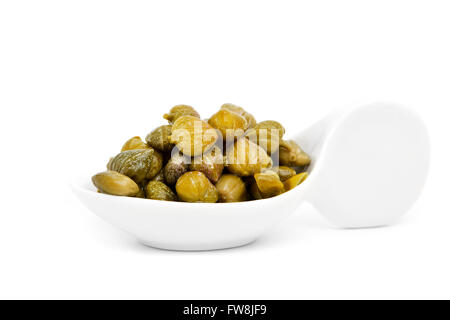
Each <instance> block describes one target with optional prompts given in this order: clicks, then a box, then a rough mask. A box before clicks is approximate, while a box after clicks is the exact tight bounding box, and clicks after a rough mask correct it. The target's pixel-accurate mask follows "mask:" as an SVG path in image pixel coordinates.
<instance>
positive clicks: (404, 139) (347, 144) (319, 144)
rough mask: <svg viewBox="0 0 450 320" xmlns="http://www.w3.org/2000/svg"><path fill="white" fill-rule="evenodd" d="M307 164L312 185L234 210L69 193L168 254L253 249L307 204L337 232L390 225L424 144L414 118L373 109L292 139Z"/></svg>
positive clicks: (406, 197) (421, 160)
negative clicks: (248, 246) (249, 246)
mask: <svg viewBox="0 0 450 320" xmlns="http://www.w3.org/2000/svg"><path fill="white" fill-rule="evenodd" d="M294 140H295V141H296V142H298V143H299V144H300V145H301V146H302V148H303V149H304V150H305V151H306V152H307V153H308V154H309V155H310V156H311V159H312V165H311V166H310V168H309V177H308V179H306V181H305V182H303V183H302V184H301V185H300V186H298V187H296V188H295V189H293V190H291V191H288V192H286V193H284V194H282V195H280V196H277V197H274V198H270V199H264V200H258V201H249V202H238V203H183V202H166V201H157V200H149V199H140V198H130V197H118V196H111V195H107V194H101V193H98V192H96V189H95V188H94V186H92V184H91V182H90V179H89V178H87V177H85V178H84V179H82V180H81V181H76V182H75V183H73V185H72V187H73V190H74V192H75V193H76V195H77V196H78V198H79V199H80V201H81V202H82V203H83V204H84V205H85V206H86V207H87V208H89V209H90V210H91V211H92V212H94V213H95V214H96V215H98V216H99V217H101V218H103V219H104V220H106V221H108V222H109V223H111V224H113V225H115V226H117V227H118V228H120V229H122V230H124V231H126V232H127V233H129V234H131V235H133V236H135V237H136V238H137V239H138V240H139V241H140V242H141V243H143V244H145V245H148V246H151V247H156V248H161V249H170V250H213V249H224V248H231V247H236V246H242V245H245V244H248V243H251V242H253V241H254V240H256V239H257V238H258V237H260V236H261V235H263V234H264V233H266V232H267V231H268V230H269V229H270V228H273V227H274V226H275V225H276V224H277V223H279V222H280V221H282V220H283V219H284V218H286V217H287V216H288V215H289V214H291V213H293V212H294V211H295V210H296V209H297V208H298V207H299V206H300V205H301V203H302V202H303V201H305V200H306V201H309V202H310V203H312V204H313V205H314V206H315V207H316V208H317V209H318V210H319V211H320V212H321V213H322V214H323V215H324V216H325V217H326V218H328V219H329V220H330V221H331V222H333V223H335V224H336V225H338V226H341V227H349V228H355V227H378V226H383V225H389V224H391V223H393V222H395V221H396V220H398V218H399V217H400V216H401V215H403V214H404V213H405V212H406V211H407V210H408V209H409V208H410V207H411V205H412V204H413V203H414V201H415V200H416V199H417V197H418V196H419V194H420V190H421V189H422V187H423V185H424V183H425V179H426V176H427V172H428V165H429V140H428V134H427V130H426V128H425V125H424V123H423V122H422V120H421V119H420V117H419V116H417V115H416V114H415V113H414V112H412V111H411V110H409V109H407V108H404V107H402V106H398V105H395V104H390V103H375V104H371V105H367V106H363V107H358V108H353V109H349V110H346V111H343V112H338V113H335V114H333V115H330V116H328V117H326V118H325V119H324V120H322V121H320V122H319V123H317V124H316V125H314V126H312V127H311V128H310V129H308V130H306V131H304V132H302V133H300V134H298V135H297V136H295V137H294Z"/></svg>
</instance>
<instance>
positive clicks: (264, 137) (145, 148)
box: [92, 103, 311, 203]
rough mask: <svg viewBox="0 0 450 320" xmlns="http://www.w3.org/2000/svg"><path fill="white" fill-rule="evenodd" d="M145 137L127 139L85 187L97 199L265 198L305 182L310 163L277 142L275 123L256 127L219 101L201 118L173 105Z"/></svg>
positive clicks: (290, 144) (293, 146)
mask: <svg viewBox="0 0 450 320" xmlns="http://www.w3.org/2000/svg"><path fill="white" fill-rule="evenodd" d="M164 119H166V120H167V121H168V124H166V125H162V126H160V127H158V128H156V129H155V130H153V131H152V132H150V133H149V134H148V135H147V137H146V138H145V142H144V141H143V140H142V139H141V138H140V137H138V136H136V137H132V138H131V139H129V140H128V141H126V142H125V144H124V145H123V147H122V150H121V152H120V153H119V154H117V155H116V156H115V157H112V158H111V159H110V160H109V162H108V164H107V171H104V172H101V173H98V174H96V175H95V176H93V177H92V182H93V183H94V185H95V186H96V187H97V189H98V191H99V192H101V193H106V194H110V195H116V196H128V197H138V198H148V199H154V200H165V201H184V202H210V203H214V202H241V201H249V200H260V199H266V198H271V197H274V196H277V195H280V194H282V193H284V192H286V191H289V190H291V189H293V188H295V187H296V186H298V185H299V184H300V183H302V182H303V181H304V180H305V179H306V178H307V176H308V173H307V172H306V170H307V167H308V165H309V164H310V162H311V159H310V157H309V156H308V155H307V154H306V153H305V152H304V151H303V150H302V149H301V148H300V146H299V145H298V144H297V143H296V142H294V141H292V140H283V136H284V134H285V129H284V127H283V126H282V125H281V124H280V123H278V122H276V121H262V122H257V121H256V120H255V117H254V116H253V115H251V114H250V113H248V112H247V111H245V110H244V109H243V108H241V107H239V106H236V105H233V104H230V103H226V104H224V105H222V107H221V108H220V110H219V111H218V112H217V113H215V114H214V115H212V116H211V117H210V118H209V119H208V120H201V118H200V115H199V113H198V112H197V111H196V110H195V109H194V108H193V107H191V106H188V105H177V106H175V107H173V108H172V109H171V110H170V112H169V113H167V114H165V115H164Z"/></svg>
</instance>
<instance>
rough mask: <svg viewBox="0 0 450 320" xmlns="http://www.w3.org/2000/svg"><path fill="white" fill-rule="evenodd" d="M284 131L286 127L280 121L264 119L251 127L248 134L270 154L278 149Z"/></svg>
mask: <svg viewBox="0 0 450 320" xmlns="http://www.w3.org/2000/svg"><path fill="white" fill-rule="evenodd" d="M284 133H285V129H284V127H283V126H282V125H281V124H279V123H278V122H276V121H263V122H260V123H258V124H257V125H256V126H255V127H254V128H253V129H250V130H249V131H248V132H247V134H246V136H247V137H248V138H249V139H250V140H251V141H253V142H255V143H257V144H258V145H259V146H260V147H262V148H263V149H264V150H266V151H267V153H268V154H273V153H275V152H277V151H278V147H279V145H280V141H281V138H283V135H284Z"/></svg>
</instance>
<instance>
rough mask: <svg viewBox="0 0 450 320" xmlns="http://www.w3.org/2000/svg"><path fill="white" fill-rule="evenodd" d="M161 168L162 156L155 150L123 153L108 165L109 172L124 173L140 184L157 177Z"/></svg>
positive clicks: (137, 150) (136, 150)
mask: <svg viewBox="0 0 450 320" xmlns="http://www.w3.org/2000/svg"><path fill="white" fill-rule="evenodd" d="M161 168H162V155H161V154H160V153H159V152H157V151H156V150H154V149H153V148H149V149H135V150H127V151H123V152H121V153H119V154H118V155H116V156H115V157H114V158H113V159H111V160H110V162H109V163H108V170H113V171H117V172H119V173H122V174H124V175H126V176H128V177H130V178H131V179H133V180H134V181H135V182H136V183H138V184H139V183H141V182H142V181H143V180H145V179H151V178H153V177H154V176H156V174H157V173H158V172H159V171H160V170H161Z"/></svg>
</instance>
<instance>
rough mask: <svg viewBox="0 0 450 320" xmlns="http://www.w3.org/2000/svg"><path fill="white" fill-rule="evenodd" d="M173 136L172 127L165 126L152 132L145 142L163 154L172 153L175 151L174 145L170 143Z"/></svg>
mask: <svg viewBox="0 0 450 320" xmlns="http://www.w3.org/2000/svg"><path fill="white" fill-rule="evenodd" d="M171 135H172V126H171V125H165V126H160V127H158V128H156V129H155V130H153V131H152V132H150V133H149V134H148V135H147V137H146V138H145V141H147V143H148V145H149V146H150V147H152V148H155V149H157V150H159V151H161V152H170V151H171V150H172V149H173V146H174V145H173V144H172V143H170V141H169V137H170V136H171Z"/></svg>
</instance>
